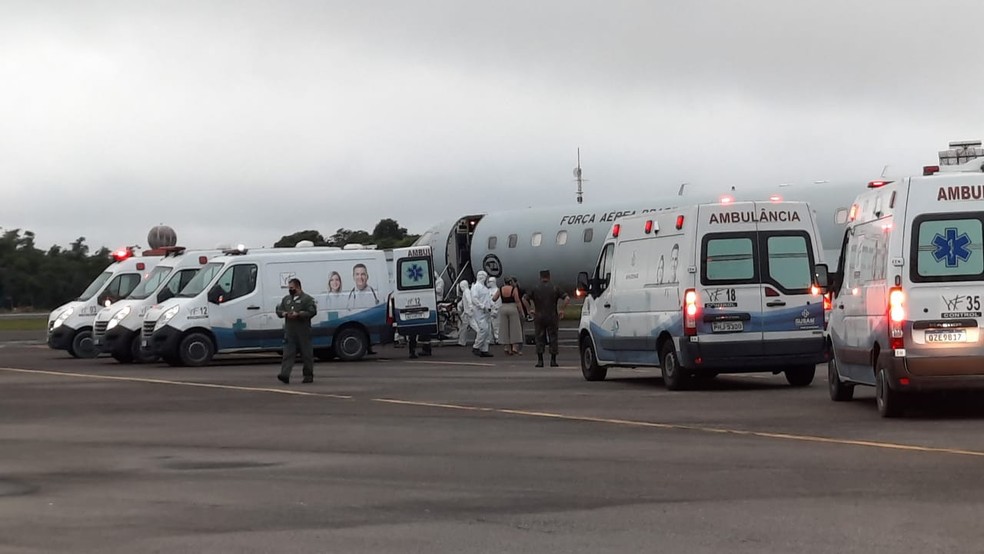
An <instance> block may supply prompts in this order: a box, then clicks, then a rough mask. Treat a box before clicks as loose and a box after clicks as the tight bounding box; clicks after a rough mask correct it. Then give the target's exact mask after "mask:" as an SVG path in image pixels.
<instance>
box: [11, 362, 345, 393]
mask: <svg viewBox="0 0 984 554" xmlns="http://www.w3.org/2000/svg"><path fill="white" fill-rule="evenodd" d="M0 371H8V372H13V373H33V374H40V375H54V376H58V377H75V378H81V379H94V380H103V381H124V382H130V383H148V384H153V385H177V386H182V387H199V388H204V389H223V390H235V391H244V392H272V393H276V394H291V395H294V396H317V397H320V398H335V399H338V400H351V399H352V397H351V396H348V395H344V394H329V393H324V392H305V391H298V390H289V389H274V388H267V387H241V386H237V385H220V384H217V383H196V382H194V381H172V380H169V379H151V378H148V377H121V376H119V375H90V374H86V373H71V372H67V371H47V370H43V369H19V368H14V367H0Z"/></svg>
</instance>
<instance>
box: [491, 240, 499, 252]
mask: <svg viewBox="0 0 984 554" xmlns="http://www.w3.org/2000/svg"><path fill="white" fill-rule="evenodd" d="M497 242H499V239H498V237H489V250H495V245H496V243H497Z"/></svg>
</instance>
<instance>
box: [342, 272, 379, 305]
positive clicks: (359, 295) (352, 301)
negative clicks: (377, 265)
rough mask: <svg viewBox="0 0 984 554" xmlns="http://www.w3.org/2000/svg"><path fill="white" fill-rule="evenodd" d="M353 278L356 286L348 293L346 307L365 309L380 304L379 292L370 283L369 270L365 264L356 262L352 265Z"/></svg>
mask: <svg viewBox="0 0 984 554" xmlns="http://www.w3.org/2000/svg"><path fill="white" fill-rule="evenodd" d="M352 279H353V280H354V281H355V286H354V287H352V290H351V291H350V292H349V294H348V302H347V304H346V307H347V308H348V309H349V310H353V311H357V310H364V309H366V308H372V307H373V306H377V305H379V303H380V299H379V293H378V292H376V289H374V288H373V287H372V286H371V285H370V284H369V270H368V269H367V268H366V266H365V264H355V266H353V267H352Z"/></svg>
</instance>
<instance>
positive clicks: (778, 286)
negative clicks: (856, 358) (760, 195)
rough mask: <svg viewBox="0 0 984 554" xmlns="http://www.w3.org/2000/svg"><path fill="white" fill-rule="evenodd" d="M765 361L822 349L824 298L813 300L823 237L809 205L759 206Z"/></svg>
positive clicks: (771, 204)
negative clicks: (816, 266)
mask: <svg viewBox="0 0 984 554" xmlns="http://www.w3.org/2000/svg"><path fill="white" fill-rule="evenodd" d="M756 212H757V214H758V220H759V223H758V227H759V252H760V257H759V266H760V268H761V273H762V290H763V298H762V303H763V306H764V308H763V314H762V332H763V340H764V344H763V348H764V350H765V354H766V355H770V356H781V355H785V354H790V355H793V354H795V355H800V354H805V353H807V352H810V351H816V352H822V351H823V349H824V335H823V333H824V330H823V326H824V311H823V310H824V308H823V296H821V295H820V292H819V289H817V290H816V294H814V290H813V284H814V283H813V271H814V267H815V265H816V263H818V261H819V260H818V257H819V255H820V251H821V250H820V245H819V244H818V242H819V236H818V234H817V231H816V226H815V225H814V222H813V214H812V213H811V212H810V207H809V204H806V203H802V202H756Z"/></svg>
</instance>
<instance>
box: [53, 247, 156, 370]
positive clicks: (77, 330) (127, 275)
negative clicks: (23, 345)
mask: <svg viewBox="0 0 984 554" xmlns="http://www.w3.org/2000/svg"><path fill="white" fill-rule="evenodd" d="M161 255H162V252H160V251H156V250H147V251H144V252H143V253H142V254H141V255H137V252H136V249H134V248H121V249H119V250H116V251H114V252H113V253H112V254H111V256H112V258H113V263H111V264H110V265H109V267H107V268H106V270H105V271H103V272H102V273H100V274H99V275H98V276H97V277H96V278H95V279H94V280H93V281H92V283H90V284H89V286H88V287H86V289H85V290H84V291H83V292H82V294H81V295H79V297H78V298H76V299H75V300H73V301H71V302H68V303H66V304H63V305H61V306H59V307H57V308H55V309H54V310H52V312H51V314H49V315H48V346H49V347H51V348H53V349H55V350H67V351H68V353H69V354H71V355H72V356H74V357H76V358H95V357H96V356H98V355H99V349H98V348H97V347H96V346H95V344H94V343H93V340H92V328H93V324H94V322H95V319H96V315H97V314H98V313H99V310H101V309H103V308H104V307H106V306H110V305H112V304H113V303H115V302H117V301H119V300H122V299H124V298H126V297H127V296H129V294H130V293H131V292H132V291H133V289H135V288H136V287H137V285H139V284H140V282H141V281H142V280H143V279H144V278H145V277H146V276H147V275H149V273H150V272H151V270H153V269H154V267H155V266H156V265H157V263H158V262H159V261H160V260H161Z"/></svg>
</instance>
